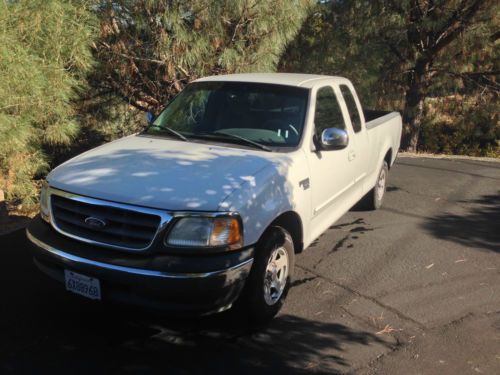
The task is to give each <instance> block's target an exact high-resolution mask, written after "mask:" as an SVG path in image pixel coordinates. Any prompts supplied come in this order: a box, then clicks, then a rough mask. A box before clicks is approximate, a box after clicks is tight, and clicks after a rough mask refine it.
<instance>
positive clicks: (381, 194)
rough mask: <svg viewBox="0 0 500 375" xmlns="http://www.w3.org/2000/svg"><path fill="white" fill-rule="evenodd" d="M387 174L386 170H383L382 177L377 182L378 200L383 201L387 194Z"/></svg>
mask: <svg viewBox="0 0 500 375" xmlns="http://www.w3.org/2000/svg"><path fill="white" fill-rule="evenodd" d="M386 177H387V176H386V173H385V169H382V170H381V171H380V175H379V176H378V181H377V192H376V194H377V200H379V201H381V200H382V198H383V197H384V193H385V182H386Z"/></svg>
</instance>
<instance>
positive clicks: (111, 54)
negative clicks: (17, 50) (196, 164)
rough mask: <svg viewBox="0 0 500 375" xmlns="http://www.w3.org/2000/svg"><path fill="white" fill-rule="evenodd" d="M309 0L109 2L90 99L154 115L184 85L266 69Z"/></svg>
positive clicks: (291, 34) (102, 10)
mask: <svg viewBox="0 0 500 375" xmlns="http://www.w3.org/2000/svg"><path fill="white" fill-rule="evenodd" d="M311 4H312V0H276V1H274V2H272V3H271V2H267V1H258V0H171V1H164V0H109V1H103V2H102V3H101V4H100V5H99V8H98V12H97V13H98V14H99V16H100V19H101V36H100V39H99V41H98V43H97V44H96V48H95V56H96V58H97V59H98V61H99V66H98V68H97V69H96V70H95V73H94V74H93V75H92V83H93V86H94V88H95V91H96V92H97V94H101V95H103V96H105V95H118V96H120V97H122V98H123V99H124V100H125V101H126V102H128V103H130V104H131V105H133V106H134V107H136V108H138V109H140V110H150V111H153V112H158V111H159V110H160V108H161V107H162V106H164V104H165V103H166V102H167V101H168V100H169V99H171V98H172V97H173V96H174V95H176V94H177V93H178V92H179V91H181V90H182V88H183V87H184V86H185V85H186V84H187V83H188V82H190V81H192V80H194V79H196V78H199V77H202V76H206V75H214V74H223V73H234V72H256V71H259V72H262V71H273V70H275V68H276V64H277V62H278V60H279V57H280V55H281V54H282V52H283V50H284V48H285V46H286V44H287V42H288V41H289V40H291V39H292V38H293V37H294V36H295V34H296V32H297V31H298V29H299V28H300V26H301V24H302V22H303V20H304V18H305V16H306V15H307V11H308V9H309V8H310V5H311Z"/></svg>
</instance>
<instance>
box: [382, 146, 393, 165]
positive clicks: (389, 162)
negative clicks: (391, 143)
mask: <svg viewBox="0 0 500 375" xmlns="http://www.w3.org/2000/svg"><path fill="white" fill-rule="evenodd" d="M384 161H385V162H386V163H387V166H388V167H389V169H391V167H392V148H389V149H388V150H387V152H386V153H385V156H384Z"/></svg>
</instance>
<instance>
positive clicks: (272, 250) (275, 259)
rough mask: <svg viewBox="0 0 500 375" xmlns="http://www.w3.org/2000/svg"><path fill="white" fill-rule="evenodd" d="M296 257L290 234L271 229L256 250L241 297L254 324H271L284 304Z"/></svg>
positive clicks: (279, 229)
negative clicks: (269, 322)
mask: <svg viewBox="0 0 500 375" xmlns="http://www.w3.org/2000/svg"><path fill="white" fill-rule="evenodd" d="M294 263H295V253H294V246H293V240H292V237H291V236H290V234H289V233H288V232H287V231H286V230H285V229H283V228H281V227H272V228H270V229H269V230H268V232H267V233H266V234H264V236H263V238H262V239H261V240H260V241H259V245H258V246H257V249H256V250H255V260H254V264H253V267H252V271H251V272H250V276H249V277H248V280H247V282H246V285H245V290H244V291H243V295H242V296H241V302H242V304H243V307H244V309H245V311H246V312H247V313H248V317H249V318H250V320H252V321H253V322H255V323H261V324H264V323H266V322H268V321H269V320H271V319H272V318H273V317H274V316H275V315H276V314H277V313H278V311H279V310H280V309H281V307H282V306H283V303H284V302H285V299H286V296H287V294H288V290H289V288H290V284H291V278H292V274H293V268H294Z"/></svg>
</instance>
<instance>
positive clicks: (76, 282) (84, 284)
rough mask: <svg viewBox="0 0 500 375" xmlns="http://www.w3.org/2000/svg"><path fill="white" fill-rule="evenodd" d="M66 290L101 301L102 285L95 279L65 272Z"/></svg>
mask: <svg viewBox="0 0 500 375" xmlns="http://www.w3.org/2000/svg"><path fill="white" fill-rule="evenodd" d="M64 279H65V284H66V290H69V291H70V292H73V293H76V294H79V295H81V296H84V297H87V298H90V299H98V300H100V299H101V284H100V283H99V280H98V279H96V278H93V277H89V276H85V275H82V274H80V273H76V272H73V271H68V270H64Z"/></svg>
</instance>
